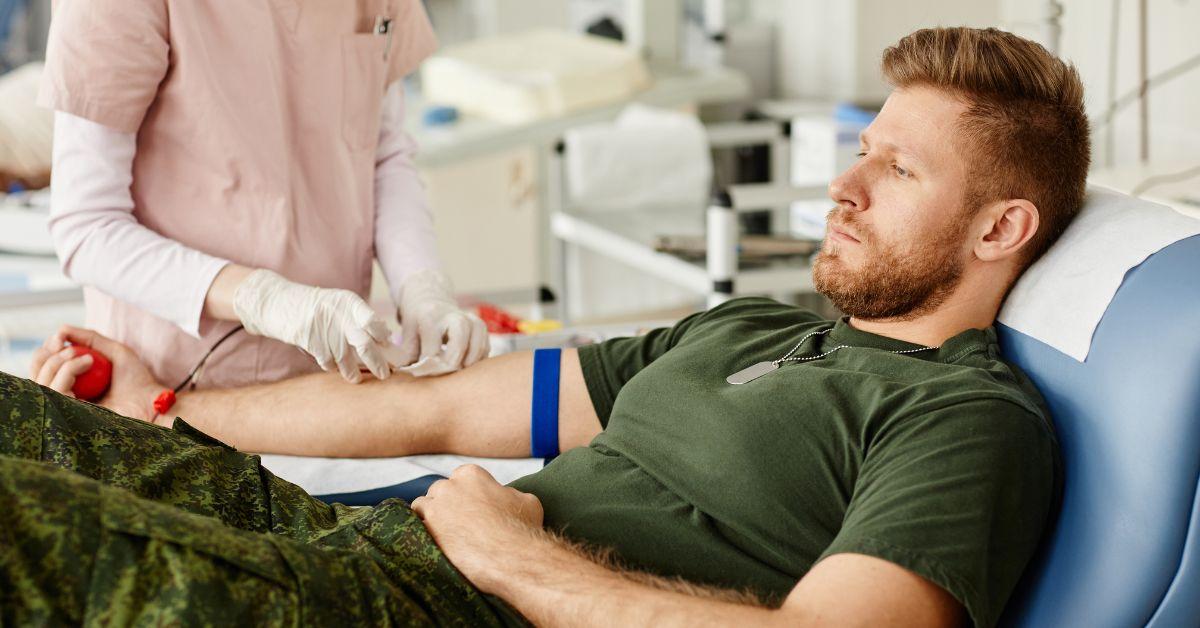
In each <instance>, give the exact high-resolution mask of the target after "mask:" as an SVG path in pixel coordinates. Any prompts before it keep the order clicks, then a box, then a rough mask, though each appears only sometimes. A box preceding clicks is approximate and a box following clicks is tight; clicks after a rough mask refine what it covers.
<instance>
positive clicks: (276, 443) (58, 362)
mask: <svg viewBox="0 0 1200 628" xmlns="http://www.w3.org/2000/svg"><path fill="white" fill-rule="evenodd" d="M67 342H70V343H71V344H76V345H83V346H88V347H93V348H95V349H96V350H98V351H100V352H101V353H103V354H105V355H107V356H108V357H109V359H111V360H112V364H113V372H112V384H111V386H110V387H109V390H108V393H107V394H106V395H105V397H104V398H103V399H101V400H100V404H101V405H103V406H105V407H108V408H110V409H113V410H115V411H117V412H119V413H121V414H123V415H125V416H129V417H133V418H137V419H141V420H144V421H149V420H151V418H152V417H154V410H153V409H152V408H151V401H152V400H153V399H154V397H155V396H156V395H158V393H159V392H160V391H161V390H163V388H164V386H163V384H162V383H161V382H156V381H154V377H153V376H152V375H151V374H150V371H149V369H147V368H146V366H145V365H144V364H142V363H141V361H140V360H138V357H137V355H136V354H134V352H133V351H132V350H131V349H130V348H129V347H126V346H125V345H123V344H121V343H118V342H116V341H114V340H112V339H110V338H106V337H104V336H102V335H100V334H98V333H96V332H94V331H91V330H87V329H80V328H77V327H71V326H63V328H62V329H60V330H59V332H58V333H57V334H55V335H54V336H53V337H52V338H50V339H48V340H47V341H46V346H45V347H43V348H42V349H39V351H38V354H37V355H36V356H35V361H34V366H33V373H32V374H33V377H34V378H36V379H37V380H38V381H39V382H41V383H43V384H44V385H48V386H51V387H52V388H55V389H56V390H58V391H59V392H62V393H65V394H70V389H71V384H72V383H73V382H74V378H75V376H76V375H77V373H78V372H82V370H86V368H87V367H88V366H90V365H91V363H90V362H87V363H84V364H81V365H80V367H81V368H74V367H73V366H72V365H73V364H74V363H75V360H74V359H73V355H74V354H73V353H72V351H71V348H69V347H68V348H66V349H64V348H63V347H64V346H65V343H67ZM89 359H90V358H89ZM61 373H66V376H63V377H59V376H58V375H59V374H61ZM43 380H44V381H43ZM532 387H533V354H532V353H530V352H524V353H514V354H509V355H504V356H500V357H497V358H491V359H487V360H484V361H482V362H479V363H477V364H475V365H473V366H471V367H470V368H467V369H463V370H461V371H457V372H455V373H451V374H449V375H443V376H440V377H427V378H413V377H410V376H407V375H403V374H396V375H394V376H393V377H391V378H390V379H387V380H385V381H378V380H371V381H369V382H367V383H363V384H358V385H355V384H348V383H346V382H344V381H342V379H341V378H340V377H338V375H337V374H328V373H321V374H315V375H307V376H303V377H297V378H294V379H290V380H285V381H281V382H275V383H271V384H261V385H255V386H246V387H244V388H232V389H225V390H211V391H199V392H190V393H183V394H180V395H179V400H178V401H177V402H176V404H175V407H173V408H172V409H171V411H170V412H169V413H167V414H166V415H164V416H160V417H158V418H157V420H156V422H158V423H159V424H161V425H164V426H167V427H169V426H170V425H171V423H172V422H173V420H174V418H175V417H177V416H178V417H182V418H183V419H184V420H186V421H187V422H188V423H189V424H191V425H192V426H193V427H196V428H197V429H199V430H201V431H203V432H205V433H207V434H209V435H211V436H213V437H215V438H217V439H220V440H222V441H224V442H226V443H228V444H230V445H233V446H234V447H237V448H238V449H242V450H245V451H254V452H260V453H279V454H293V455H308V456H330V457H369V456H402V455H412V454H420V453H456V454H463V455H472V456H486V457H509V456H511V457H520V456H528V455H529V454H530V451H529V448H530V445H529V434H530V429H529V421H530V403H531V399H532V394H533V392H532ZM599 432H600V420H599V418H598V417H597V416H596V411H595V409H594V408H593V407H592V402H591V398H590V397H589V396H588V392H587V386H586V385H585V383H584V380H583V371H582V369H581V368H580V366H579V355H578V353H577V352H576V351H574V350H566V351H563V352H562V368H561V376H560V381H559V448H560V449H561V450H563V451H566V450H567V449H570V448H572V447H578V446H581V445H586V444H587V443H588V442H589V441H590V440H591V439H592V437H594V436H595V435H596V434H598V433H599Z"/></svg>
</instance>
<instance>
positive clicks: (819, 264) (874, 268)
mask: <svg viewBox="0 0 1200 628" xmlns="http://www.w3.org/2000/svg"><path fill="white" fill-rule="evenodd" d="M838 214H839V212H838V210H834V211H832V212H830V215H829V224H830V225H831V226H834V225H843V226H847V227H850V229H849V231H850V232H851V233H853V234H854V235H855V237H856V238H857V239H858V240H859V243H858V244H844V243H839V242H835V243H832V244H831V240H830V238H829V237H827V238H826V240H825V244H824V246H822V247H821V252H820V253H819V254H818V255H817V259H816V262H815V263H814V264H813V283H814V285H815V287H816V289H817V292H820V293H821V294H823V295H825V296H826V297H828V298H829V300H830V301H831V302H833V304H834V306H836V307H837V308H838V309H839V310H841V311H842V312H845V313H846V314H849V315H850V316H853V317H855V318H859V319H863V320H879V319H899V320H912V319H914V318H917V317H920V316H922V315H924V314H928V313H929V312H932V311H933V310H935V309H937V307H938V306H939V305H941V304H942V303H943V302H945V300H946V298H947V297H949V296H950V294H951V293H952V292H953V291H954V288H955V287H956V286H957V285H958V282H959V280H960V279H961V278H962V273H963V260H962V258H961V256H960V253H959V251H960V248H961V246H962V242H963V237H964V236H965V235H966V230H967V225H968V224H969V223H968V221H966V220H961V221H954V222H952V223H951V225H950V226H948V227H947V228H946V230H945V232H943V233H941V234H937V235H936V237H932V238H930V239H929V240H928V241H926V242H924V243H921V245H920V246H917V247H915V248H913V249H912V250H911V251H909V252H905V251H899V250H897V248H896V247H894V246H888V245H886V244H883V243H881V242H880V241H879V239H878V238H876V237H875V235H874V234H873V233H871V232H869V231H867V230H866V229H865V227H864V226H863V225H861V224H859V223H856V222H854V220H853V217H852V216H840V215H838ZM839 219H840V220H839ZM843 246H858V247H865V248H864V250H863V252H864V253H865V254H866V258H867V259H866V262H865V264H864V265H863V266H862V268H859V269H851V268H850V267H849V266H848V265H847V263H846V262H845V260H843V259H842V256H841V254H840V253H839V251H838V250H837V248H838V247H843Z"/></svg>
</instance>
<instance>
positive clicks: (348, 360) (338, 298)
mask: <svg viewBox="0 0 1200 628" xmlns="http://www.w3.org/2000/svg"><path fill="white" fill-rule="evenodd" d="M233 311H234V312H235V313H236V314H237V316H238V318H240V319H241V321H242V325H244V326H245V327H246V331H248V332H250V333H252V334H256V335H259V336H267V337H268V338H274V339H276V340H280V341H283V342H286V343H288V344H291V345H295V346H297V347H300V348H301V349H303V350H305V351H306V352H308V354H309V355H311V356H312V357H314V358H316V360H317V364H319V365H320V366H321V368H322V369H325V370H326V371H331V370H333V368H334V365H335V364H336V365H337V370H338V371H339V372H341V374H342V377H344V378H345V379H346V381H349V382H353V383H358V382H359V381H361V380H362V373H361V372H360V371H359V368H358V365H359V362H360V361H361V362H362V364H365V365H366V367H367V368H368V369H370V371H371V373H372V374H374V375H375V377H378V378H379V379H387V377H388V375H390V374H391V367H390V366H389V365H388V360H387V357H386V356H385V350H386V348H387V347H389V346H390V344H391V342H390V340H389V339H388V328H387V324H386V323H384V322H383V321H382V320H381V319H380V318H379V317H378V316H376V315H375V311H374V310H372V309H371V306H369V305H367V303H366V301H363V300H362V298H361V297H359V296H358V295H357V294H354V293H353V292H351V291H349V290H338V289H329V288H316V287H313V286H306V285H303V284H298V283H295V282H292V281H288V280H287V279H284V278H283V277H281V276H279V275H278V274H276V273H274V272H272V271H270V270H266V269H259V270H256V271H254V272H252V273H250V274H249V275H248V276H247V277H246V279H244V280H243V281H242V283H240V284H238V287H237V290H235V291H234V293H233Z"/></svg>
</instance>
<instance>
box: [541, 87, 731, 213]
mask: <svg viewBox="0 0 1200 628" xmlns="http://www.w3.org/2000/svg"><path fill="white" fill-rule="evenodd" d="M563 142H564V149H565V150H564V157H565V159H564V161H563V167H564V169H565V172H564V177H565V183H566V198H567V202H568V203H569V204H570V205H572V206H579V205H582V204H586V205H587V207H588V208H589V209H592V210H605V209H612V210H622V209H624V210H628V209H630V208H638V207H647V206H650V207H653V206H663V205H667V206H670V205H683V206H694V207H699V206H702V205H703V204H704V201H705V200H706V199H707V198H708V190H709V188H710V187H711V185H712V160H711V158H710V157H709V153H708V139H707V137H706V136H705V131H704V126H703V125H702V124H700V121H699V120H697V119H696V116H694V115H690V114H686V113H682V112H679V111H671V110H667V109H659V108H655V107H648V106H646V105H640V104H633V105H630V106H628V107H626V108H625V110H624V111H622V112H621V115H619V116H617V119H616V120H615V121H614V122H612V123H597V124H588V125H583V126H580V127H576V128H574V129H571V130H570V131H567V133H566V134H565V135H564V137H563Z"/></svg>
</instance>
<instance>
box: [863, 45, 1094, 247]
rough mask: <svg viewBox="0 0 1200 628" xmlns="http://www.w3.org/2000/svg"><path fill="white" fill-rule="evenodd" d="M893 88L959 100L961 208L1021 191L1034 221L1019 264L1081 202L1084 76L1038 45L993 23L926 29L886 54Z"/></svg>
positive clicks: (1051, 237) (1087, 150) (1053, 235)
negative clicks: (928, 90) (964, 172)
mask: <svg viewBox="0 0 1200 628" xmlns="http://www.w3.org/2000/svg"><path fill="white" fill-rule="evenodd" d="M882 69H883V76H884V78H885V79H887V81H888V82H889V83H891V85H892V86H893V87H895V88H905V87H916V86H923V87H932V88H936V89H942V90H946V91H949V92H951V93H953V94H955V95H956V96H958V97H961V98H963V99H964V100H965V101H966V102H967V105H968V107H967V111H966V112H965V113H964V114H963V115H962V118H961V119H960V120H959V124H958V130H959V137H960V150H961V151H962V152H963V153H964V154H963V156H964V159H965V160H966V163H967V165H968V181H967V191H966V198H965V199H964V202H965V203H966V205H967V207H980V206H982V205H983V204H986V203H991V202H995V201H1000V200H1007V199H1026V200H1028V201H1030V202H1032V203H1033V204H1034V205H1036V206H1037V208H1038V213H1039V217H1040V220H1041V224H1040V225H1039V227H1038V230H1037V233H1036V234H1035V235H1034V236H1033V238H1032V239H1031V240H1030V242H1029V244H1028V246H1027V249H1026V250H1027V253H1026V255H1025V257H1024V258H1023V260H1022V261H1023V262H1024V264H1023V265H1022V267H1024V266H1027V265H1028V264H1031V263H1033V261H1034V260H1036V259H1037V258H1038V257H1040V256H1041V254H1042V253H1044V252H1045V251H1046V249H1048V248H1050V245H1051V244H1053V243H1054V241H1055V240H1057V239H1058V237H1059V236H1060V235H1062V232H1063V231H1065V230H1066V228H1067V225H1069V224H1070V222H1071V220H1072V219H1073V218H1074V217H1075V215H1076V214H1077V213H1079V209H1080V208H1081V207H1082V206H1083V199H1084V192H1085V187H1086V181H1087V171H1088V165H1089V163H1090V161H1091V141H1090V139H1089V132H1088V121H1087V115H1086V113H1085V112H1084V107H1083V83H1082V82H1081V81H1080V80H1079V73H1078V72H1076V70H1075V67H1074V66H1072V65H1070V64H1067V63H1064V62H1063V61H1062V60H1061V59H1059V58H1058V57H1055V56H1054V55H1052V54H1050V53H1049V51H1047V50H1046V49H1045V48H1043V47H1042V46H1041V45H1040V44H1037V43H1035V42H1032V41H1029V40H1028V39H1024V38H1022V37H1018V36H1017V35H1013V34H1012V33H1006V32H1004V31H1001V30H997V29H995V28H986V29H978V28H965V27H957V28H927V29H922V30H919V31H916V32H914V33H912V34H911V35H908V36H907V37H905V38H903V39H901V40H900V41H899V42H898V43H896V45H894V46H892V47H890V48H888V49H887V50H885V51H884V53H883V64H882Z"/></svg>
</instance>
